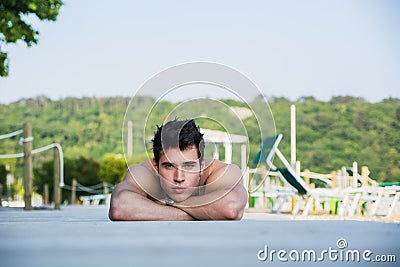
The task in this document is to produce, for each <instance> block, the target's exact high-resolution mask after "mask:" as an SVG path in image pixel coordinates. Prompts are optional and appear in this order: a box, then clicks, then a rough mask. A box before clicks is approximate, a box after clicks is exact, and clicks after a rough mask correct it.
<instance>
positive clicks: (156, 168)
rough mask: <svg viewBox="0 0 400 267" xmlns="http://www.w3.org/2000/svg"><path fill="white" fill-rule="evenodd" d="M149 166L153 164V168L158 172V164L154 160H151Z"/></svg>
mask: <svg viewBox="0 0 400 267" xmlns="http://www.w3.org/2000/svg"><path fill="white" fill-rule="evenodd" d="M151 164H153V168H154V169H155V170H156V172H158V164H157V162H156V160H155V159H154V158H152V159H151Z"/></svg>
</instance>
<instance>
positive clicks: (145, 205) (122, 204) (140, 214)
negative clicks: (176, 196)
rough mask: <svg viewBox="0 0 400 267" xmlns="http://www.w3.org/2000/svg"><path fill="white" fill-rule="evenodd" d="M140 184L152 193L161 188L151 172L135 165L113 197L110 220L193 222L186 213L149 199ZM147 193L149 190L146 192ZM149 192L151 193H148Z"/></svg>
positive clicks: (115, 190)
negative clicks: (137, 180)
mask: <svg viewBox="0 0 400 267" xmlns="http://www.w3.org/2000/svg"><path fill="white" fill-rule="evenodd" d="M132 174H133V175H135V178H136V179H140V181H139V183H140V185H141V186H144V187H145V188H146V189H148V190H152V191H151V192H155V191H154V190H155V188H159V187H160V186H159V185H158V184H157V183H156V180H155V179H154V177H150V176H152V174H151V172H150V171H149V170H148V169H146V168H145V167H143V166H141V165H135V166H134V167H132V168H131V169H130V170H128V171H127V173H126V175H125V178H124V181H122V182H121V183H120V184H118V185H117V186H116V187H115V189H114V191H113V193H112V196H111V204H110V210H109V214H108V216H109V218H110V219H111V220H113V221H146V220H151V221H161V220H180V221H183V220H193V217H191V216H190V215H189V214H187V213H186V212H185V211H183V210H180V209H178V208H175V207H171V206H166V205H164V204H159V203H156V202H155V201H153V200H151V199H149V198H147V193H146V192H145V191H144V190H143V189H142V187H140V186H139V185H138V183H137V182H136V180H135V179H134V178H133V177H132ZM146 191H147V190H146ZM147 192H149V191H147Z"/></svg>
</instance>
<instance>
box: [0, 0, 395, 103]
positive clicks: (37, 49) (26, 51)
mask: <svg viewBox="0 0 400 267" xmlns="http://www.w3.org/2000/svg"><path fill="white" fill-rule="evenodd" d="M399 14H400V1H396V0H392V1H389V0H379V1H378V0H376V1H371V0H359V1H351V0H341V1H323V0H315V1H261V0H260V1H228V0H226V1H225V0H224V1H211V0H205V1H183V0H182V1H128V0H126V1H121V0H116V1H109V0H108V1H106V0H85V1H78V0H65V6H64V7H62V10H61V13H60V15H59V18H58V20H57V21H56V22H55V23H42V22H37V21H35V22H34V25H35V27H36V28H37V29H38V30H39V31H40V36H39V44H38V45H36V46H33V47H31V48H26V46H25V45H24V44H23V43H21V42H20V43H18V44H17V45H8V46H6V47H5V48H4V49H5V50H6V51H8V52H9V59H10V76H9V77H8V78H0V103H9V102H12V101H16V100H18V99H20V98H23V97H35V96H38V95H46V96H48V97H50V98H52V99H58V98H62V97H66V96H76V97H81V96H98V97H101V96H133V95H134V93H135V91H136V90H137V89H138V88H139V87H140V85H141V84H142V83H143V82H144V81H146V80H147V79H148V78H150V77H151V76H153V75H154V74H156V73H157V72H159V71H161V70H163V69H165V68H167V67H169V66H172V65H176V64H179V63H183V62H190V61H212V62H218V63H222V64H226V65H228V66H231V67H233V68H235V69H237V70H239V71H241V72H243V73H244V74H246V75H247V76H248V77H249V78H251V79H252V80H253V81H254V82H255V83H256V84H257V85H258V86H259V88H260V89H261V90H262V91H263V92H264V93H265V94H266V95H267V96H285V97H287V98H289V99H291V100H296V99H297V98H299V97H301V96H310V95H311V96H314V97H316V98H317V99H320V100H329V99H330V98H331V97H332V96H334V95H352V96H359V97H364V98H365V99H366V100H368V101H372V102H375V101H380V100H382V99H383V98H387V97H397V98H399V97H400V15H399ZM149 94H151V92H149ZM188 94H190V93H189V92H188ZM182 97H187V96H182Z"/></svg>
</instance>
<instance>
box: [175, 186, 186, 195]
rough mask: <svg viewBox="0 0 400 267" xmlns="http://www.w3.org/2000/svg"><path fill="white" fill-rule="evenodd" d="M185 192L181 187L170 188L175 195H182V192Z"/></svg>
mask: <svg viewBox="0 0 400 267" xmlns="http://www.w3.org/2000/svg"><path fill="white" fill-rule="evenodd" d="M185 190H186V187H182V186H175V187H172V191H173V192H174V193H175V194H182V193H183V192H185Z"/></svg>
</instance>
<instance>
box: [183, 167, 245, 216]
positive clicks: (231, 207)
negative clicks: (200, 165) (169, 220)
mask: <svg viewBox="0 0 400 267" xmlns="http://www.w3.org/2000/svg"><path fill="white" fill-rule="evenodd" d="M246 203H247V190H246V189H245V187H244V185H243V178H242V172H241V170H240V169H239V168H238V167H237V166H236V165H233V164H231V165H225V164H224V166H223V167H221V168H219V169H218V170H217V171H215V172H214V173H213V174H211V175H210V177H209V178H208V180H207V184H206V192H205V194H204V195H201V196H192V197H190V198H189V199H188V200H186V201H184V202H181V203H178V204H177V205H178V207H179V208H180V209H182V210H183V211H185V212H187V213H188V214H190V215H191V216H192V217H194V218H196V219H198V220H240V219H241V218H242V216H243V212H244V208H245V206H246Z"/></svg>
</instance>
